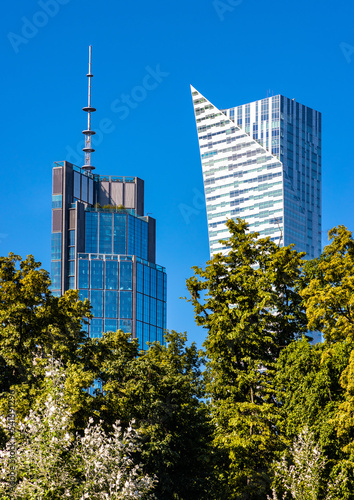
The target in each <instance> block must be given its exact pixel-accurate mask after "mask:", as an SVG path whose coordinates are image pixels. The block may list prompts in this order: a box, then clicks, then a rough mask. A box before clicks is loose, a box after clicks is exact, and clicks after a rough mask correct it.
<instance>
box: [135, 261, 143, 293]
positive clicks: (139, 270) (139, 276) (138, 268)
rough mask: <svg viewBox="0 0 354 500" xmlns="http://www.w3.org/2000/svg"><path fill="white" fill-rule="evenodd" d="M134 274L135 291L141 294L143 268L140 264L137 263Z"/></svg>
mask: <svg viewBox="0 0 354 500" xmlns="http://www.w3.org/2000/svg"><path fill="white" fill-rule="evenodd" d="M136 272H137V278H136V281H137V290H138V292H143V291H144V266H143V265H142V264H139V262H138V263H137V265H136Z"/></svg>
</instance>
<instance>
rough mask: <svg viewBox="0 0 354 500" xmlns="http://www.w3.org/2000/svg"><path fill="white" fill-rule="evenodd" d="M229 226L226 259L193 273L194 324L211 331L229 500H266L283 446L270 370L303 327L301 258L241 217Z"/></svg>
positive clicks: (212, 384) (210, 366) (218, 434)
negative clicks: (252, 228) (272, 469)
mask: <svg viewBox="0 0 354 500" xmlns="http://www.w3.org/2000/svg"><path fill="white" fill-rule="evenodd" d="M227 226H228V228H229V230H230V233H231V237H230V239H229V240H226V241H223V240H222V241H221V243H223V244H224V245H225V246H226V247H228V249H229V253H228V254H227V255H222V254H221V253H218V254H216V255H215V256H214V257H213V258H212V259H211V260H210V261H209V262H208V263H207V266H206V268H205V270H203V269H201V268H199V267H194V268H193V269H194V273H195V274H194V276H193V277H191V278H190V279H189V280H187V287H188V290H189V292H190V294H191V299H190V301H191V302H192V304H193V306H194V310H195V318H196V322H197V324H198V325H202V326H203V327H204V328H206V329H207V338H206V341H205V343H204V346H205V348H206V355H207V358H208V363H207V393H208V395H209V396H210V398H211V409H212V414H213V422H214V424H215V437H214V443H215V444H216V446H217V447H218V448H219V449H220V452H221V457H220V461H221V462H220V464H219V474H220V480H221V481H222V482H223V483H224V485H225V491H224V496H225V498H226V496H227V497H228V498H235V499H236V498H237V499H242V498H245V499H246V498H249V499H262V500H263V499H264V498H265V495H266V492H267V491H268V488H269V483H270V476H269V468H270V463H271V462H272V460H273V456H274V452H275V451H276V450H277V449H279V447H280V443H279V436H278V433H277V420H278V416H277V404H276V400H275V397H274V393H273V391H272V390H271V381H272V377H273V371H272V368H273V366H274V363H275V361H276V360H277V358H278V356H279V353H280V352H281V350H282V349H283V348H284V347H285V346H287V345H288V344H289V343H290V342H291V341H292V340H293V339H295V338H297V336H298V335H301V332H304V331H305V326H306V317H305V314H304V311H303V309H302V306H301V297H300V296H299V295H298V293H297V290H296V282H297V280H298V279H299V276H300V272H301V265H302V260H301V259H302V257H303V256H304V254H303V253H298V252H296V251H295V250H293V249H292V248H291V246H290V247H282V248H280V247H278V246H277V245H276V244H275V243H274V242H273V241H271V240H270V239H269V238H259V234H258V233H249V232H248V224H247V223H246V222H245V221H243V220H241V219H238V220H237V221H233V220H228V221H227ZM225 451H226V453H227V460H223V459H222V452H225Z"/></svg>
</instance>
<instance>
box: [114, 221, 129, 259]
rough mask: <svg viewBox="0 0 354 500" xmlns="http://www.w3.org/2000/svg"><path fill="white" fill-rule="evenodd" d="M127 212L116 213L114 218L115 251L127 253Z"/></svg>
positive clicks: (116, 252)
mask: <svg viewBox="0 0 354 500" xmlns="http://www.w3.org/2000/svg"><path fill="white" fill-rule="evenodd" d="M126 232H127V216H126V214H114V220H113V253H115V254H122V255H125V254H126V253H127V252H126Z"/></svg>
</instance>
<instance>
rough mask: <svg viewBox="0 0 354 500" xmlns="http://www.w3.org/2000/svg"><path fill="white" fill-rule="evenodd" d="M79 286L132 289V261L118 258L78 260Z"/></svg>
mask: <svg viewBox="0 0 354 500" xmlns="http://www.w3.org/2000/svg"><path fill="white" fill-rule="evenodd" d="M78 265H79V270H78V277H79V288H96V289H99V290H103V289H106V290H132V289H133V277H132V274H133V264H132V262H124V261H121V262H118V261H116V260H106V261H103V260H83V259H79V260H78Z"/></svg>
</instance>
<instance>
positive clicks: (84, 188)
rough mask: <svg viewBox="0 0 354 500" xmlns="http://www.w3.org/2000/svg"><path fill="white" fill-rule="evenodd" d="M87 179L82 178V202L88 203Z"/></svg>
mask: <svg viewBox="0 0 354 500" xmlns="http://www.w3.org/2000/svg"><path fill="white" fill-rule="evenodd" d="M87 180H88V179H87V177H85V176H82V178H81V199H82V201H86V202H87V201H88V199H87Z"/></svg>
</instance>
